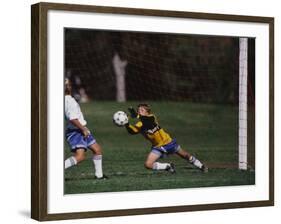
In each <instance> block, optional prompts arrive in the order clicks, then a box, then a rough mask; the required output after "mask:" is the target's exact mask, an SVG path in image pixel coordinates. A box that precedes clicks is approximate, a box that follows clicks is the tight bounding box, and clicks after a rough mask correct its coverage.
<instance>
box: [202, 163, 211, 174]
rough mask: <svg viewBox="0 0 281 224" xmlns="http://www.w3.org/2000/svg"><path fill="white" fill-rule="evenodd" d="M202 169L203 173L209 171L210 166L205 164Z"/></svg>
mask: <svg viewBox="0 0 281 224" xmlns="http://www.w3.org/2000/svg"><path fill="white" fill-rule="evenodd" d="M200 170H201V171H202V172H203V173H208V171H209V169H208V167H207V166H205V165H204V164H203V166H202V167H201V168H200Z"/></svg>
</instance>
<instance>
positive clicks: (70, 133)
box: [66, 129, 96, 152]
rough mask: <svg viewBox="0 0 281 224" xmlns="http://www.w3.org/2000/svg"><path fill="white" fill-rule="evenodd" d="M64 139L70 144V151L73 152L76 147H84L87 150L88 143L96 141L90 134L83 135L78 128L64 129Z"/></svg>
mask: <svg viewBox="0 0 281 224" xmlns="http://www.w3.org/2000/svg"><path fill="white" fill-rule="evenodd" d="M66 141H67V142H68V144H69V146H70V150H71V152H75V151H76V150H77V149H81V148H82V149H84V150H85V151H87V149H88V148H89V146H90V145H92V144H95V143H96V139H95V138H94V136H93V135H92V134H90V135H88V136H87V138H85V137H84V135H83V134H82V132H81V131H80V130H79V129H75V130H66Z"/></svg>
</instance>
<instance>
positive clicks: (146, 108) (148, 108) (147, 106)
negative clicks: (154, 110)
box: [138, 103, 151, 113]
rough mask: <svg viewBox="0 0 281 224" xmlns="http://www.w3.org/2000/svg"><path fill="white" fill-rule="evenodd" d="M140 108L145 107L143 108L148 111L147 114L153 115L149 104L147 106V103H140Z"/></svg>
mask: <svg viewBox="0 0 281 224" xmlns="http://www.w3.org/2000/svg"><path fill="white" fill-rule="evenodd" d="M139 107H143V108H144V109H145V110H146V111H147V113H151V107H150V105H149V104H147V103H140V104H139V105H138V108H139Z"/></svg>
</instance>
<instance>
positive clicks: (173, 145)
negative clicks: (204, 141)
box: [151, 139, 180, 157]
mask: <svg viewBox="0 0 281 224" xmlns="http://www.w3.org/2000/svg"><path fill="white" fill-rule="evenodd" d="M179 150H180V145H179V144H178V143H177V142H176V140H175V139H173V140H172V141H171V142H170V143H168V144H166V145H163V146H160V147H152V148H151V152H153V153H155V154H157V155H159V156H161V157H163V156H165V155H168V154H173V153H176V152H178V151H179Z"/></svg>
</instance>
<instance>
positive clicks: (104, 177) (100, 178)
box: [95, 175, 108, 180]
mask: <svg viewBox="0 0 281 224" xmlns="http://www.w3.org/2000/svg"><path fill="white" fill-rule="evenodd" d="M95 179H96V180H107V179H108V177H107V176H106V175H103V176H102V177H97V176H95Z"/></svg>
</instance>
